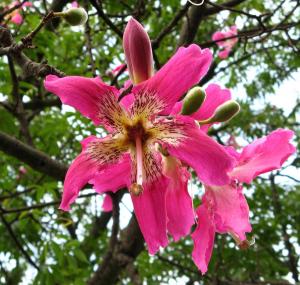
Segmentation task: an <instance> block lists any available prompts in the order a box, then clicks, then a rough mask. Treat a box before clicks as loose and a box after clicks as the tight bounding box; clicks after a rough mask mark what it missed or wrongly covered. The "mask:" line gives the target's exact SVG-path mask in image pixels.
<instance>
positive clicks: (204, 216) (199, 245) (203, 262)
mask: <svg viewBox="0 0 300 285" xmlns="http://www.w3.org/2000/svg"><path fill="white" fill-rule="evenodd" d="M205 203H206V202H205V201H203V204H202V205H201V206H200V207H199V208H198V209H197V215H198V225H197V227H196V230H195V231H194V232H193V233H192V239H193V241H194V249H193V253H192V257H193V260H194V262H195V264H196V265H197V267H198V268H199V270H200V271H201V272H202V274H204V273H205V272H206V271H207V267H208V263H209V261H210V258H211V255H212V251H213V246H214V239H215V226H214V223H213V220H212V214H211V212H210V211H209V209H208V208H207V207H206V206H205Z"/></svg>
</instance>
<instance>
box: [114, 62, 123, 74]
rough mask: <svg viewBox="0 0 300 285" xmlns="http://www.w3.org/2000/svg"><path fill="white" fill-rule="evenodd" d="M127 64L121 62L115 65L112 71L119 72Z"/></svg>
mask: <svg viewBox="0 0 300 285" xmlns="http://www.w3.org/2000/svg"><path fill="white" fill-rule="evenodd" d="M125 66H126V64H125V63H122V64H119V65H118V66H117V67H115V68H114V69H113V70H112V71H111V72H112V73H118V72H119V71H120V70H121V69H123V68H124V67H125Z"/></svg>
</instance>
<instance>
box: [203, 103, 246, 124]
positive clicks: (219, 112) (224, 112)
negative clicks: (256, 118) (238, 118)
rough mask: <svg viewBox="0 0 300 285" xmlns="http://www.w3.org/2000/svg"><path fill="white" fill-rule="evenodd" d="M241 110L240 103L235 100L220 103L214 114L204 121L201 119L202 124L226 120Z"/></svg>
mask: <svg viewBox="0 0 300 285" xmlns="http://www.w3.org/2000/svg"><path fill="white" fill-rule="evenodd" d="M239 111H240V105H239V104H238V102H236V101H234V100H229V101H227V102H225V103H223V104H222V105H220V106H219V107H218V108H217V109H216V110H215V112H214V114H213V115H212V116H211V117H210V118H208V119H207V120H204V121H199V123H200V124H202V125H203V124H210V123H216V122H219V123H221V122H226V121H228V120H230V119H232V118H233V117H234V116H235V115H236V114H237V113H238V112H239Z"/></svg>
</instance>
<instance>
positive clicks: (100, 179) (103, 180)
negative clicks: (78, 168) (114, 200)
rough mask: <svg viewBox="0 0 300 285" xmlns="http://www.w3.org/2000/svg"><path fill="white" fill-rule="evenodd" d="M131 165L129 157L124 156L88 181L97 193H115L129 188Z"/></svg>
mask: <svg viewBox="0 0 300 285" xmlns="http://www.w3.org/2000/svg"><path fill="white" fill-rule="evenodd" d="M130 175H131V163H130V158H129V156H127V155H126V156H124V157H123V159H121V160H120V161H119V162H118V163H117V164H111V165H110V166H109V168H104V169H103V170H101V171H99V172H98V173H97V175H95V176H94V177H93V179H91V180H90V181H89V183H90V184H92V185H94V189H95V190H96V191H97V192H98V193H104V192H107V191H111V192H116V191H118V190H119V189H121V188H124V187H129V186H130V178H131V177H130Z"/></svg>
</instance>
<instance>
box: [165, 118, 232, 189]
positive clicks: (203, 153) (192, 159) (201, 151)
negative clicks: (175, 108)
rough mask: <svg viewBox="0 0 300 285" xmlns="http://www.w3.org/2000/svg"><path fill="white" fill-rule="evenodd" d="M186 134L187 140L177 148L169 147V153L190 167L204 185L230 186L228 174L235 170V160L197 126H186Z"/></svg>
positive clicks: (179, 143)
mask: <svg viewBox="0 0 300 285" xmlns="http://www.w3.org/2000/svg"><path fill="white" fill-rule="evenodd" d="M185 120H186V118H185ZM185 132H186V133H185V135H186V136H187V138H185V139H183V140H182V141H180V142H178V144H177V145H176V146H174V145H171V144H170V145H167V149H168V151H169V153H170V154H171V155H172V156H175V157H177V158H178V159H180V160H181V161H183V162H185V163H186V164H188V165H190V166H191V167H192V168H193V169H194V170H195V171H196V173H197V175H198V177H199V179H200V180H201V181H202V182H203V183H205V184H208V185H225V184H228V183H229V181H230V179H229V177H228V174H227V173H228V172H229V171H230V170H231V169H232V168H233V166H234V159H233V158H232V157H231V156H230V155H229V154H227V152H226V150H225V149H224V147H223V146H221V145H219V144H218V143H217V142H216V141H214V140H213V139H212V138H210V137H209V136H207V135H206V134H205V133H204V132H203V131H201V130H200V129H199V128H197V127H196V126H195V125H193V124H191V125H186V126H185Z"/></svg>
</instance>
